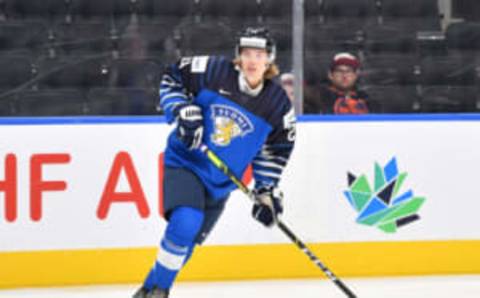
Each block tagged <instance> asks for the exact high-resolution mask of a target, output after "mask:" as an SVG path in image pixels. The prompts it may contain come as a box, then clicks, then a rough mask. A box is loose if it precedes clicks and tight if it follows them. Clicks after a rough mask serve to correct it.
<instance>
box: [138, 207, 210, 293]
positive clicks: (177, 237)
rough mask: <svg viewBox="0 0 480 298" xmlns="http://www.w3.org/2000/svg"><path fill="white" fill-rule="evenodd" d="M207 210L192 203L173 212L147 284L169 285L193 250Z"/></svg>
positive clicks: (165, 286)
mask: <svg viewBox="0 0 480 298" xmlns="http://www.w3.org/2000/svg"><path fill="white" fill-rule="evenodd" d="M203 218H204V213H203V212H202V211H201V210H198V209H194V208H191V207H178V208H176V209H175V210H174V211H173V212H172V214H171V216H170V220H169V223H168V225H167V229H166V231H165V235H164V236H163V239H162V241H161V242H160V247H159V250H158V254H157V260H156V262H155V266H154V268H153V269H152V270H151V272H150V274H149V275H148V277H147V279H146V280H145V283H144V287H145V288H147V289H151V288H153V287H154V286H156V287H158V288H161V289H169V288H170V287H171V286H172V284H173V282H174V280H175V278H176V276H177V274H178V271H179V270H180V269H181V268H182V267H183V265H184V264H185V263H186V261H187V260H188V258H189V256H190V254H191V253H192V251H193V247H194V245H195V244H194V241H195V238H196V236H197V234H198V232H199V231H200V228H201V227H202V224H203Z"/></svg>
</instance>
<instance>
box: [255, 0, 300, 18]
mask: <svg viewBox="0 0 480 298" xmlns="http://www.w3.org/2000/svg"><path fill="white" fill-rule="evenodd" d="M292 2H293V0H261V6H262V9H261V12H262V15H263V17H264V18H265V19H266V20H267V21H273V20H277V21H286V22H289V20H291V19H292V12H293V9H292V8H293V4H292Z"/></svg>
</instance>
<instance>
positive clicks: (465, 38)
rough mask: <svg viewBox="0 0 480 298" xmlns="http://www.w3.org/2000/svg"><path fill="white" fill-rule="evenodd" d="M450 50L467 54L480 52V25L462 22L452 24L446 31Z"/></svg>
mask: <svg viewBox="0 0 480 298" xmlns="http://www.w3.org/2000/svg"><path fill="white" fill-rule="evenodd" d="M446 36H447V46H448V48H449V50H453V51H460V52H465V53H467V54H468V53H470V52H478V51H479V50H480V23H472V22H462V23H453V24H450V25H449V26H448V28H447V31H446Z"/></svg>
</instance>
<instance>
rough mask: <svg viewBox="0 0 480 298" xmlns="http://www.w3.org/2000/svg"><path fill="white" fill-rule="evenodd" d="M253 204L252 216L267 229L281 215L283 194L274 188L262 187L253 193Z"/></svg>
mask: <svg viewBox="0 0 480 298" xmlns="http://www.w3.org/2000/svg"><path fill="white" fill-rule="evenodd" d="M253 194H254V196H255V204H254V205H253V209H252V216H253V218H255V219H256V220H258V221H259V222H261V223H263V224H264V225H265V226H267V227H271V226H273V224H274V223H276V222H277V219H278V216H279V215H280V214H282V213H283V193H282V192H281V191H280V190H279V189H278V188H274V187H262V188H259V189H255V190H254V191H253Z"/></svg>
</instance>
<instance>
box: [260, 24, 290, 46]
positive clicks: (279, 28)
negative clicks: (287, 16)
mask: <svg viewBox="0 0 480 298" xmlns="http://www.w3.org/2000/svg"><path fill="white" fill-rule="evenodd" d="M265 27H267V28H268V29H269V31H270V34H271V36H272V38H273V39H274V40H275V43H276V46H277V50H278V51H291V50H292V24H291V23H266V24H265Z"/></svg>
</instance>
